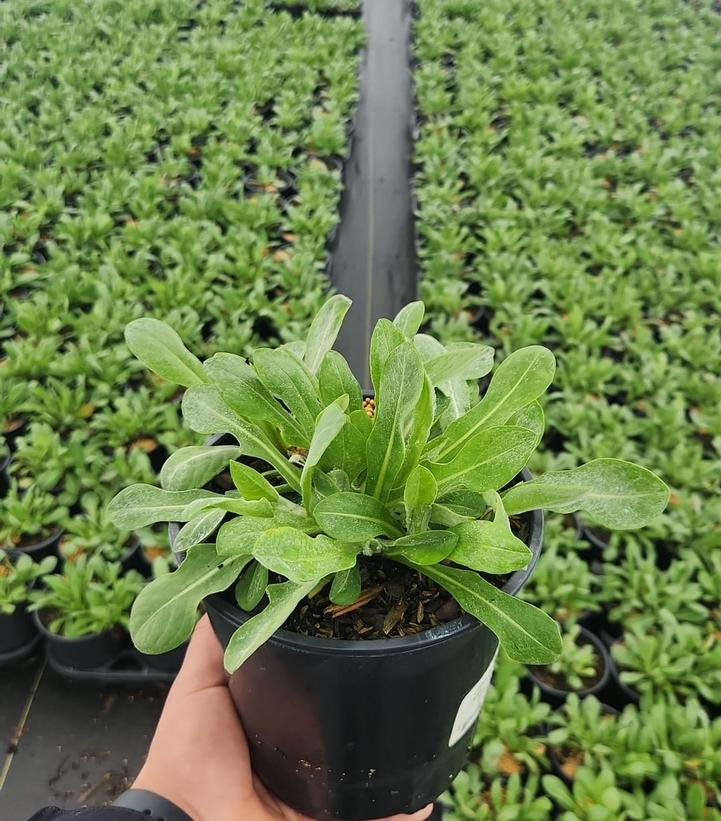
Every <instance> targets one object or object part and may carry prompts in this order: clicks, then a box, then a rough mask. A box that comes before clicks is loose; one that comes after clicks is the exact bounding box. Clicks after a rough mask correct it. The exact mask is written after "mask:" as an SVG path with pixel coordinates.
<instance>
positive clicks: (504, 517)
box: [483, 490, 511, 530]
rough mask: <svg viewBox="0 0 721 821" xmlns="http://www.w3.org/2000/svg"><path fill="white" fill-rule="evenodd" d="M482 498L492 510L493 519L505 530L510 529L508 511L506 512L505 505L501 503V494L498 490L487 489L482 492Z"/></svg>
mask: <svg viewBox="0 0 721 821" xmlns="http://www.w3.org/2000/svg"><path fill="white" fill-rule="evenodd" d="M483 499H484V501H485V503H486V504H487V505H488V507H490V508H491V509H492V510H493V521H494V522H497V523H498V524H499V525H503V527H505V528H506V530H510V529H511V523H510V522H509V520H508V513H506V507H505V505H504V504H503V499H501V495H500V494H499V493H498V491H496V490H489V491H487V492H486V493H484V494H483Z"/></svg>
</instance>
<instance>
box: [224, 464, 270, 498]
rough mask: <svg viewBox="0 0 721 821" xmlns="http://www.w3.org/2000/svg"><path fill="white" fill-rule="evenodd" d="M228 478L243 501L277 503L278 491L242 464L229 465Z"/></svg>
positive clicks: (261, 476) (262, 477) (255, 471)
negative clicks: (252, 500) (260, 500)
mask: <svg viewBox="0 0 721 821" xmlns="http://www.w3.org/2000/svg"><path fill="white" fill-rule="evenodd" d="M230 477H231V479H232V480H233V484H234V485H235V487H236V489H237V490H238V493H240V495H241V496H242V497H243V499H267V500H268V501H269V502H277V501H278V499H279V498H280V496H279V494H278V491H277V490H276V489H275V488H274V487H273V485H271V483H270V482H269V481H268V480H267V479H266V478H265V476H263V475H262V474H260V473H258V471H257V470H254V469H253V468H252V467H250V466H249V465H245V464H243V463H242V462H231V463H230Z"/></svg>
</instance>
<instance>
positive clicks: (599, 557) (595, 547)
mask: <svg viewBox="0 0 721 821" xmlns="http://www.w3.org/2000/svg"><path fill="white" fill-rule="evenodd" d="M579 521H580V522H581V528H582V531H583V538H585V539H586V541H587V542H589V544H590V545H591V547H590V548H589V549H588V550H586V551H585V552H584V556H585V558H586V561H587V562H588V563H589V564H592V563H593V562H602V561H603V558H604V554H605V551H606V549H607V548H608V536H609V535H610V534H609V533H608V531H604V530H603V528H594V527H592V526H591V525H587V524H585V523H583V522H582V521H581V520H580V519H579Z"/></svg>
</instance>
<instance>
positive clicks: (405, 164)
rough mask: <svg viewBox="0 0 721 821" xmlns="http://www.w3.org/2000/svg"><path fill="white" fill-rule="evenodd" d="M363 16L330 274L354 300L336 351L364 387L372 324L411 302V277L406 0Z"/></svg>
mask: <svg viewBox="0 0 721 821" xmlns="http://www.w3.org/2000/svg"><path fill="white" fill-rule="evenodd" d="M363 20H364V22H365V26H366V31H367V38H368V39H367V44H366V50H365V59H364V64H363V67H362V70H361V74H360V102H359V105H358V110H357V112H356V117H355V129H354V141H353V146H352V151H351V155H350V159H349V162H348V163H347V167H346V174H345V189H344V191H343V195H342V199H341V223H340V227H339V229H338V232H337V235H336V238H335V241H334V247H333V248H332V249H331V254H332V256H331V264H330V278H331V282H332V284H333V286H334V288H335V289H336V290H337V291H339V292H340V293H343V294H346V295H347V296H349V297H350V298H351V299H352V300H353V303H354V305H353V308H352V309H351V311H350V313H349V315H348V317H347V318H346V321H345V323H344V325H343V329H342V330H341V334H340V336H339V339H338V349H339V350H340V351H341V353H343V355H344V356H345V357H346V359H347V360H348V362H349V363H350V366H351V368H352V369H353V372H354V373H355V374H356V376H357V377H358V379H359V380H360V381H361V382H362V384H363V386H364V387H366V388H367V387H370V382H369V376H368V347H369V342H370V335H371V331H372V328H373V325H374V324H375V322H376V320H377V319H378V318H380V317H383V316H385V317H392V316H393V315H394V314H395V313H396V312H397V311H398V310H400V308H402V307H403V305H405V304H406V303H407V302H410V301H411V300H413V299H415V298H416V293H417V286H418V282H417V268H416V258H415V234H414V219H413V207H412V198H411V185H410V178H411V157H412V134H411V129H410V126H409V124H410V123H411V121H412V112H413V95H412V87H411V73H410V21H411V4H410V2H409V0H364V3H363Z"/></svg>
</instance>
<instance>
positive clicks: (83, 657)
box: [33, 613, 127, 670]
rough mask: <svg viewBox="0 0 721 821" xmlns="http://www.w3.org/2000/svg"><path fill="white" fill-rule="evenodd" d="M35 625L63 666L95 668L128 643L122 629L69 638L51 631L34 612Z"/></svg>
mask: <svg viewBox="0 0 721 821" xmlns="http://www.w3.org/2000/svg"><path fill="white" fill-rule="evenodd" d="M33 617H34V621H35V626H36V627H37V629H38V631H39V632H40V633H41V634H42V635H43V636H44V637H45V639H46V641H47V644H48V654H49V655H50V656H52V658H53V659H54V660H55V661H56V662H57V663H58V664H60V665H62V666H63V667H70V668H74V669H76V670H93V669H96V668H98V667H104V666H105V665H107V664H109V663H110V662H111V661H112V660H113V659H114V658H115V657H116V656H117V655H118V653H119V652H120V651H121V650H122V648H123V647H124V646H125V645H126V644H127V639H126V638H125V636H124V634H123V633H122V631H118V632H115V631H107V632H105V633H94V634H92V635H89V636H82V637H81V638H77V639H68V638H65V637H64V636H58V635H57V634H56V633H51V632H50V630H48V628H47V627H46V626H45V625H44V624H43V620H42V618H41V617H40V614H39V613H33Z"/></svg>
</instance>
